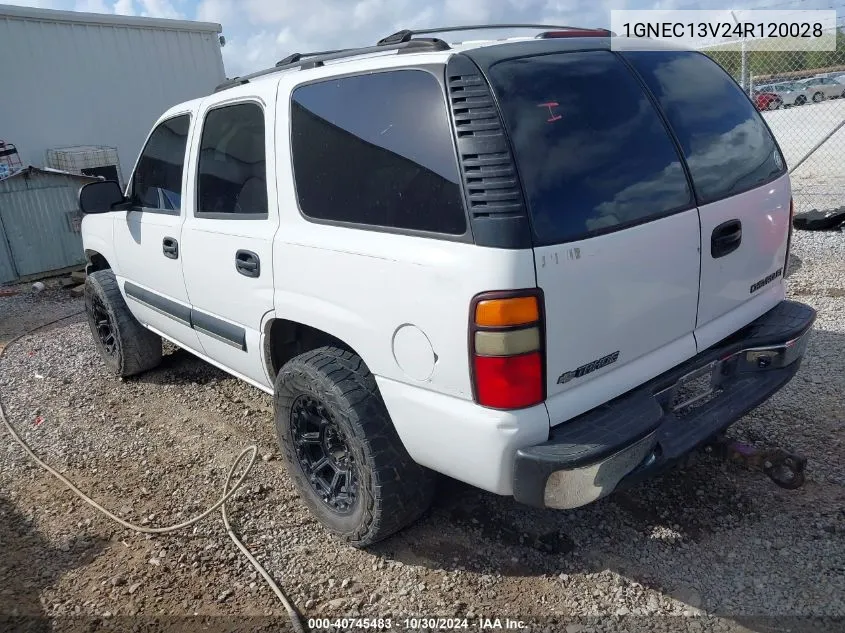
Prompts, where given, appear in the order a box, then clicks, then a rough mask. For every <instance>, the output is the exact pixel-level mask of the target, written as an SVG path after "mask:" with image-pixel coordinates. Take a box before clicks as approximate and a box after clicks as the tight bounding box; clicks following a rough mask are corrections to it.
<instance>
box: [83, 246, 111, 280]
mask: <svg viewBox="0 0 845 633" xmlns="http://www.w3.org/2000/svg"><path fill="white" fill-rule="evenodd" d="M85 259H86V261H87V262H88V263H87V265H86V266H85V271H86V272H87V273H88V274H89V275H90V274H91V273H94V272H97V271H98V270H111V264H110V263H109V261H108V260H107V259H106V257H105V256H104V255H103V254H102V253H99V252H97V251H95V250H93V249H86V250H85Z"/></svg>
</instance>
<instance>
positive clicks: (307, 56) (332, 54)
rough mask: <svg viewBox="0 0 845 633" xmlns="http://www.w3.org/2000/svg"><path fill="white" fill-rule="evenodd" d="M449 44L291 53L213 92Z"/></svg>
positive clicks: (432, 40)
mask: <svg viewBox="0 0 845 633" xmlns="http://www.w3.org/2000/svg"><path fill="white" fill-rule="evenodd" d="M449 48H450V46H449V45H448V44H447V43H446V42H444V41H443V40H440V39H437V38H420V39H416V40H412V41H407V42H396V43H394V44H388V45H380V46H364V47H362V48H344V49H339V50H336V51H325V52H318V53H293V54H292V55H288V56H287V57H285V58H284V59H281V60H279V61H278V62H276V64H275V65H274V66H271V67H270V68H265V69H264V70H259V71H257V72H254V73H250V74H249V75H244V76H243V77H233V78H232V79H228V80H226V81H224V82H223V83H221V84H220V85H219V86H217V87H216V88H215V89H214V92H220V91H221V90H227V89H228V88H233V87H235V86H242V85H243V84H247V83H249V82H250V81H252V80H253V79H258V78H259V77H264V76H265V75H272V74H273V73H276V72H280V71H283V70H290V69H292V68H300V69H302V70H305V69H308V68H316V67H318V66H322V65H323V63H324V62H328V61H334V60H337V59H343V58H345V57H355V56H357V55H368V54H370V53H383V52H385V51H390V50H395V51H398V52H400V53H401V52H405V51H408V52H411V51H413V52H416V51H419V50H430V51H446V50H449Z"/></svg>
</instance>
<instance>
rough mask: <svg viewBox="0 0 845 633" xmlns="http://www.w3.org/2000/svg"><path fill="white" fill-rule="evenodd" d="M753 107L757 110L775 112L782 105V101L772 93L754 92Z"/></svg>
mask: <svg viewBox="0 0 845 633" xmlns="http://www.w3.org/2000/svg"><path fill="white" fill-rule="evenodd" d="M754 105H756V106H757V109H758V110H777V109H778V108H780V107H781V106H782V105H783V99H781V98H780V97H779V96H778V95H777V93H774V92H769V91H762V92H761V91H756V92H755V93H754Z"/></svg>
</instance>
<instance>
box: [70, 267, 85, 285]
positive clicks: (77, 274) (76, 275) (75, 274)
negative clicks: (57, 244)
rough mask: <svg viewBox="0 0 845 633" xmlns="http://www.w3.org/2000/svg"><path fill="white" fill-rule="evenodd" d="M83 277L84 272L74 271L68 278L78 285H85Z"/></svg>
mask: <svg viewBox="0 0 845 633" xmlns="http://www.w3.org/2000/svg"><path fill="white" fill-rule="evenodd" d="M85 277H86V275H85V271H84V270H74V271H73V272H72V273H71V274H70V278H71V279H73V280H74V281H75V282H76V283H78V284H84V283H85Z"/></svg>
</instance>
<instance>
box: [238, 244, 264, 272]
mask: <svg viewBox="0 0 845 633" xmlns="http://www.w3.org/2000/svg"><path fill="white" fill-rule="evenodd" d="M235 269H236V270H237V271H238V272H239V273H240V274H242V275H243V276H244V277H258V276H259V275H261V260H260V259H259V258H258V255H256V254H255V253H253V252H252V251H243V250H240V251H238V252H237V253H235Z"/></svg>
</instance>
